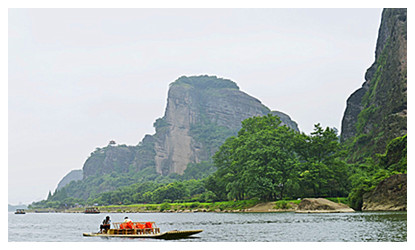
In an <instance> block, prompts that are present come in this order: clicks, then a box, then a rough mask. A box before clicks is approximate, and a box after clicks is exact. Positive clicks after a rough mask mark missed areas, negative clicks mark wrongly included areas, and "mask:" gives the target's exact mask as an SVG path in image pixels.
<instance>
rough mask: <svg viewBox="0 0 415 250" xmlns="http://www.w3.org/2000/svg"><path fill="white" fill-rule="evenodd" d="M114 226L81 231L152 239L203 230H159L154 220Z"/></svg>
mask: <svg viewBox="0 0 415 250" xmlns="http://www.w3.org/2000/svg"><path fill="white" fill-rule="evenodd" d="M112 224H113V226H114V228H113V229H109V230H103V231H102V232H98V233H83V236H86V237H118V238H154V239H165V240H173V239H182V238H187V237H189V236H191V235H194V234H198V233H200V232H202V231H203V230H186V231H178V230H173V231H167V232H160V228H158V227H156V224H155V222H129V223H126V222H123V223H120V222H115V223H112Z"/></svg>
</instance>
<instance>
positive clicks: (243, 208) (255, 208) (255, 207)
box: [26, 198, 353, 213]
mask: <svg viewBox="0 0 415 250" xmlns="http://www.w3.org/2000/svg"><path fill="white" fill-rule="evenodd" d="M306 200H313V201H316V200H324V203H330V204H332V206H331V207H329V206H325V208H324V209H312V208H309V209H308V210H303V209H299V205H300V203H301V202H302V201H306ZM336 204H337V205H336ZM345 206H346V207H348V206H347V198H327V199H323V198H319V199H303V200H279V201H271V202H260V201H258V200H242V201H222V202H183V203H167V202H165V203H161V204H131V205H108V206H94V207H95V208H97V209H98V210H99V211H100V212H101V213H197V212H216V213H257V212H259V213H265V212H300V213H304V212H305V213H316V212H321V213H330V212H331V213H337V212H353V210H352V209H350V210H344V211H343V210H342V209H344V207H345ZM84 211H85V207H75V208H68V209H47V208H44V209H28V210H26V212H28V213H47V212H56V213H84Z"/></svg>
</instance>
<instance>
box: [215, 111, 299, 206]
mask: <svg viewBox="0 0 415 250" xmlns="http://www.w3.org/2000/svg"><path fill="white" fill-rule="evenodd" d="M280 123H281V121H280V120H279V118H278V117H276V116H272V115H271V114H269V115H267V116H263V117H253V118H248V119H246V120H244V121H243V122H242V128H241V130H240V131H239V132H238V136H237V137H230V138H228V139H227V140H226V141H225V143H224V144H223V145H222V146H221V147H220V149H219V150H218V152H217V153H216V154H215V155H214V157H213V159H214V163H215V165H216V167H217V168H218V170H217V172H215V174H214V177H213V178H214V179H216V180H212V179H211V180H209V181H208V184H210V185H209V187H212V184H213V185H215V183H217V182H222V183H224V185H221V188H224V190H223V189H222V190H218V189H217V188H213V189H211V191H212V192H215V193H218V192H226V193H227V194H226V195H227V197H228V198H229V199H237V200H242V199H245V198H249V197H258V198H261V199H263V200H272V199H276V198H277V197H283V196H284V190H285V188H286V186H285V185H286V183H287V181H288V179H289V178H291V177H292V175H293V171H291V169H293V166H294V165H295V164H296V158H295V154H294V151H293V150H292V146H293V137H294V132H293V131H292V130H290V129H288V128H287V127H286V126H279V125H280ZM219 196H223V194H222V195H219Z"/></svg>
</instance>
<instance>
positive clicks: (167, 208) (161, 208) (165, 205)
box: [160, 202, 171, 212]
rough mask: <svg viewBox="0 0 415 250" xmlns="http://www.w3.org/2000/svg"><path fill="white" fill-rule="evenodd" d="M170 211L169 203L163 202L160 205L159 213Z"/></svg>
mask: <svg viewBox="0 0 415 250" xmlns="http://www.w3.org/2000/svg"><path fill="white" fill-rule="evenodd" d="M170 209H171V205H170V203H167V202H165V203H163V204H161V205H160V212H163V211H165V210H170Z"/></svg>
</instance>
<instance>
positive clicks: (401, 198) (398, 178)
mask: <svg viewBox="0 0 415 250" xmlns="http://www.w3.org/2000/svg"><path fill="white" fill-rule="evenodd" d="M362 210H363V211H406V210H407V176H406V174H397V175H393V176H391V177H389V178H387V179H384V180H383V181H381V182H380V183H379V184H378V185H377V186H376V188H375V189H374V190H372V191H371V192H368V193H366V194H364V195H363V206H362Z"/></svg>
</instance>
